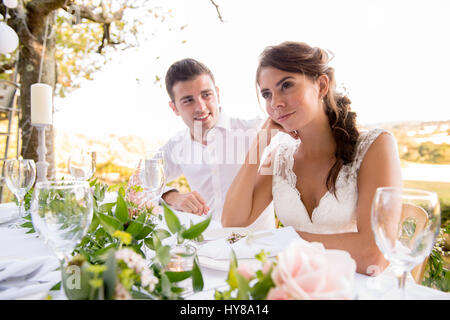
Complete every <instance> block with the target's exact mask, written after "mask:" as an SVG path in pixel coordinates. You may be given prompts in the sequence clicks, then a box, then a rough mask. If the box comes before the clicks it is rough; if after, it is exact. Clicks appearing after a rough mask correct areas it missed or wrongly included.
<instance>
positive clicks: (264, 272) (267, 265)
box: [262, 261, 273, 274]
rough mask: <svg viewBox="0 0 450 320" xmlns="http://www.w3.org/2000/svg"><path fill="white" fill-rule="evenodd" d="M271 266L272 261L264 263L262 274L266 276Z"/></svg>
mask: <svg viewBox="0 0 450 320" xmlns="http://www.w3.org/2000/svg"><path fill="white" fill-rule="evenodd" d="M272 265H273V263H272V261H266V262H265V263H264V265H263V268H262V273H263V274H267V273H268V272H270V269H271V268H272Z"/></svg>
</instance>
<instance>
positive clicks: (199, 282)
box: [192, 256, 204, 292]
mask: <svg viewBox="0 0 450 320" xmlns="http://www.w3.org/2000/svg"><path fill="white" fill-rule="evenodd" d="M203 285H204V282H203V275H202V271H201V270H200V267H199V266H198V258H197V256H195V258H194V265H193V266H192V288H193V289H194V292H199V291H202V290H203Z"/></svg>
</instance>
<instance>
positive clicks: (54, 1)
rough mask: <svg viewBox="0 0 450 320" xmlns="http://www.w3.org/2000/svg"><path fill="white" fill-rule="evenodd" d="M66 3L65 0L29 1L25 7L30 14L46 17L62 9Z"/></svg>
mask: <svg viewBox="0 0 450 320" xmlns="http://www.w3.org/2000/svg"><path fill="white" fill-rule="evenodd" d="M66 2H67V1H66V0H31V1H30V2H28V3H27V4H26V5H25V6H26V8H27V10H28V11H30V12H36V13H39V14H40V15H42V16H46V15H48V14H49V13H50V12H52V11H54V10H57V9H59V8H62V7H63V6H64V5H65V3H66Z"/></svg>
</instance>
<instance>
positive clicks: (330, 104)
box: [222, 42, 402, 274]
mask: <svg viewBox="0 0 450 320" xmlns="http://www.w3.org/2000/svg"><path fill="white" fill-rule="evenodd" d="M328 62H329V57H328V54H327V52H326V51H325V50H323V49H320V48H313V47H310V46H309V45H307V44H305V43H297V42H284V43H282V44H280V45H277V46H271V47H267V48H266V49H265V50H264V51H263V53H262V54H261V57H260V61H259V66H258V69H257V73H256V82H257V86H258V88H259V90H260V93H261V96H262V98H263V99H264V101H265V105H266V110H267V112H268V114H269V118H268V120H267V121H266V123H265V124H264V126H263V128H262V129H261V130H260V132H259V133H258V139H255V142H254V144H253V146H252V148H251V149H250V151H249V153H248V155H247V159H246V161H245V164H244V165H243V166H242V167H241V169H240V171H239V173H238V174H237V176H236V177H235V179H234V181H233V183H232V185H231V187H230V188H229V190H228V193H227V196H226V201H225V206H224V209H223V213H222V224H223V226H224V227H238V226H248V225H250V224H251V223H252V222H253V221H255V220H256V219H257V218H258V216H259V215H260V213H261V212H262V211H263V210H264V208H266V207H267V205H268V204H269V203H270V202H271V201H272V200H273V203H274V207H275V212H276V215H277V216H278V218H279V220H280V221H281V222H282V223H283V225H285V226H293V227H294V228H295V229H296V231H297V232H298V233H299V235H300V236H301V237H302V238H303V239H305V240H307V241H312V242H321V243H323V245H324V246H325V247H326V248H327V249H341V250H346V251H348V252H349V253H350V254H351V256H352V257H353V259H354V260H355V261H356V264H357V272H359V273H364V274H370V273H371V271H373V270H380V271H381V270H384V269H385V268H386V267H387V265H388V261H387V260H385V259H384V257H383V255H382V253H381V252H380V251H379V249H378V247H377V245H376V243H375V240H374V235H373V232H372V229H371V222H370V209H371V203H372V199H373V196H374V194H375V190H376V189H377V188H378V187H381V186H399V187H400V186H401V185H402V178H401V170H400V161H399V157H398V153H397V145H396V142H395V139H394V137H393V136H392V135H391V134H390V133H389V132H386V131H384V130H382V129H373V130H370V131H367V132H359V131H358V128H357V127H356V114H355V113H354V112H351V111H350V103H351V102H350V100H349V99H348V98H347V97H346V96H344V95H341V94H339V93H337V92H336V88H335V87H336V84H335V78H334V69H333V68H331V67H330V66H328ZM267 132H269V134H267ZM277 132H278V133H277ZM270 133H271V134H270ZM266 143H267V144H269V143H270V144H269V145H268V147H267V148H266V149H267V150H266V151H265V152H266V153H269V154H268V156H267V157H266V158H265V155H264V154H263V151H264V147H265V146H266V145H267V144H266ZM255 155H256V156H255ZM264 158H265V159H266V161H263V162H264V163H263V164H261V161H262V160H261V159H264ZM252 159H253V161H252ZM255 159H256V161H255ZM386 223H396V222H395V221H386Z"/></svg>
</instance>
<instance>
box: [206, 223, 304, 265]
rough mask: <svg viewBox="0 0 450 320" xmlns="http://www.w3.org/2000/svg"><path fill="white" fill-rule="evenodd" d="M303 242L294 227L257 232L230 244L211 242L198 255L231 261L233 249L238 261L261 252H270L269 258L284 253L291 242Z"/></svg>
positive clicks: (224, 241)
mask: <svg viewBox="0 0 450 320" xmlns="http://www.w3.org/2000/svg"><path fill="white" fill-rule="evenodd" d="M298 239H300V240H302V238H301V237H300V236H299V235H298V233H297V232H296V231H295V230H294V228H293V227H291V226H289V227H285V228H280V229H273V230H261V231H255V232H253V233H251V234H249V235H248V236H246V237H244V238H242V239H240V240H239V241H237V242H235V243H233V244H230V243H229V242H228V241H227V239H225V238H223V239H217V240H214V241H209V242H207V243H206V244H204V245H201V246H199V248H198V249H197V254H198V255H199V256H204V257H208V258H211V259H216V260H229V259H230V258H231V250H232V249H233V251H234V253H235V254H236V257H237V258H238V259H251V258H254V257H255V255H256V254H258V253H260V252H261V250H264V251H265V252H268V253H269V254H268V255H269V257H274V256H276V255H277V254H278V253H279V252H281V251H283V250H284V249H285V248H286V247H287V246H288V245H289V243H290V242H291V241H293V240H298Z"/></svg>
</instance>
